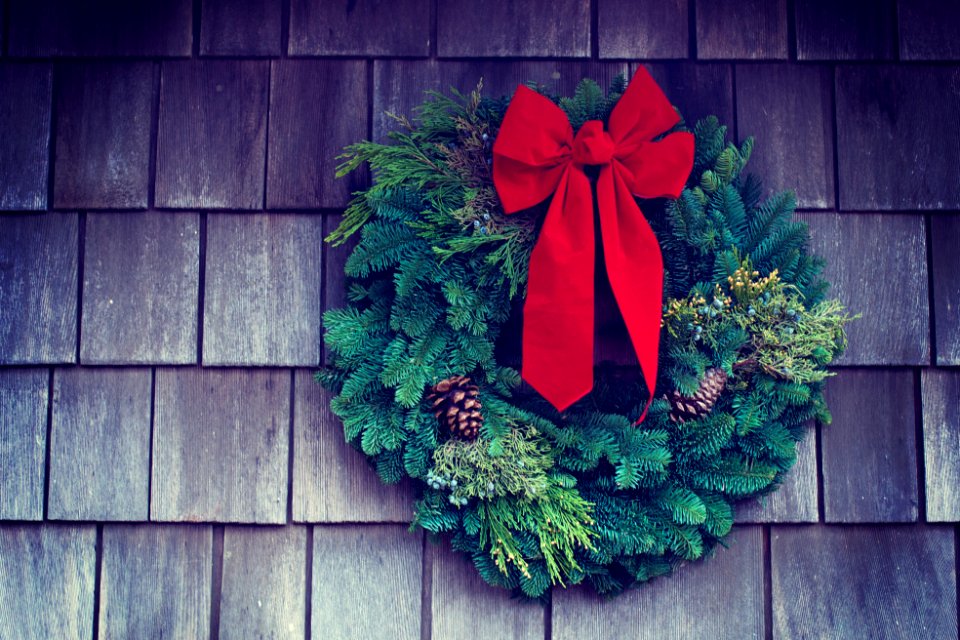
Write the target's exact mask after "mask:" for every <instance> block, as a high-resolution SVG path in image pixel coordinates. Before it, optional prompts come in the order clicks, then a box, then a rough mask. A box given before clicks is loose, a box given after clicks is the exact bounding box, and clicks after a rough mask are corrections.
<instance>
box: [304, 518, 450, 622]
mask: <svg viewBox="0 0 960 640" xmlns="http://www.w3.org/2000/svg"><path fill="white" fill-rule="evenodd" d="M422 564H423V536H422V534H420V533H416V534H415V533H411V532H410V531H408V530H407V527H406V526H403V525H354V526H329V525H328V526H316V527H314V530H313V592H312V593H313V600H312V604H311V607H312V615H311V621H312V624H311V630H312V637H313V639H314V640H352V639H353V638H364V640H395V639H396V638H419V637H420V592H421V576H422V573H423V569H422ZM434 637H436V638H439V637H440V636H436V635H435V636H434Z"/></svg>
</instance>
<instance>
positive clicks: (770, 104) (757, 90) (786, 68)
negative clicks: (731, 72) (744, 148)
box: [737, 64, 834, 209]
mask: <svg viewBox="0 0 960 640" xmlns="http://www.w3.org/2000/svg"><path fill="white" fill-rule="evenodd" d="M832 85H833V71H832V70H831V69H830V68H829V67H826V66H819V65H809V66H808V65H804V66H800V65H788V64H762V65H761V64H756V65H754V64H740V65H737V123H738V124H737V128H738V130H739V131H738V135H739V137H740V139H743V138H746V137H747V136H754V137H755V138H756V141H757V145H756V146H755V147H754V151H753V155H752V156H751V157H750V164H749V171H750V172H753V173H756V174H757V175H758V176H760V177H761V178H763V179H764V182H765V184H766V192H767V193H768V194H769V193H771V192H775V191H784V190H787V189H790V190H793V191H795V192H796V194H797V205H798V206H800V207H802V208H805V209H828V208H832V207H833V206H834V197H833V193H834V183H833V87H832ZM797 158H803V162H797Z"/></svg>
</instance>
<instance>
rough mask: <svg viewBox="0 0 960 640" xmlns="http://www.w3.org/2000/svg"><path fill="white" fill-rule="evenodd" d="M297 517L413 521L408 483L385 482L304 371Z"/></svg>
mask: <svg viewBox="0 0 960 640" xmlns="http://www.w3.org/2000/svg"><path fill="white" fill-rule="evenodd" d="M294 396H295V400H294V415H293V520H294V521H295V522H409V521H410V518H411V517H412V515H413V500H414V492H413V490H412V488H411V486H410V485H409V484H406V483H404V484H401V485H399V486H384V485H383V484H381V482H380V478H379V477H378V476H377V473H376V470H375V469H374V468H373V467H372V466H371V465H370V464H369V463H368V462H367V459H366V457H365V456H364V455H363V454H362V453H360V452H359V451H357V450H355V449H354V448H353V447H351V446H350V445H349V444H347V442H345V441H344V438H343V426H342V424H341V423H340V420H339V419H337V417H336V416H334V415H333V414H332V413H331V412H330V398H331V397H332V396H331V395H330V393H329V392H327V391H326V390H324V389H323V387H321V386H320V385H319V383H317V382H315V381H314V380H313V375H312V372H311V371H305V370H299V371H297V374H296V379H295V381H294Z"/></svg>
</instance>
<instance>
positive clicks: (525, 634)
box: [426, 540, 544, 640]
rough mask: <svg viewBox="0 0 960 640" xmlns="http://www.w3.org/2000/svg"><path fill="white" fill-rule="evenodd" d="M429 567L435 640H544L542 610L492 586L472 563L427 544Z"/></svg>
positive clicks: (445, 543)
mask: <svg viewBox="0 0 960 640" xmlns="http://www.w3.org/2000/svg"><path fill="white" fill-rule="evenodd" d="M426 553H428V554H430V561H429V562H428V564H427V566H429V567H431V576H432V579H431V588H432V589H431V598H430V606H431V618H432V629H431V631H432V633H431V637H433V638H438V639H439V638H444V639H445V640H446V639H449V640H461V639H463V640H468V639H471V640H472V639H473V638H498V639H502V640H540V639H541V638H543V637H544V628H543V627H544V610H543V607H542V606H540V605H539V604H536V603H529V602H521V601H519V600H514V599H511V597H510V592H509V591H507V590H505V589H497V588H495V587H491V586H490V585H488V584H487V583H486V582H484V581H483V579H482V578H481V577H480V575H479V574H478V573H477V570H476V568H475V567H474V566H473V563H472V562H470V560H469V559H468V558H466V557H464V556H463V555H462V554H459V553H457V552H455V551H453V549H452V548H451V547H450V543H449V541H447V540H444V541H443V543H442V544H432V543H428V544H427V546H426Z"/></svg>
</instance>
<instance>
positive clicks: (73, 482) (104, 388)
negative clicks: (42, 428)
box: [47, 368, 152, 521]
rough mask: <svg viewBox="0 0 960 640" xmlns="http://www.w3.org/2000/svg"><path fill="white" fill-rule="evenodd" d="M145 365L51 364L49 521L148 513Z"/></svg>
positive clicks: (147, 385) (147, 377)
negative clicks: (67, 366) (53, 366)
mask: <svg viewBox="0 0 960 640" xmlns="http://www.w3.org/2000/svg"><path fill="white" fill-rule="evenodd" d="M151 377H152V376H151V373H150V370H149V369H111V368H107V369H101V368H97V369H87V368H70V369H56V370H54V374H53V414H52V419H53V423H52V425H51V427H50V498H49V505H48V509H47V514H48V517H49V518H50V519H51V520H99V521H105V520H126V521H137V520H146V519H147V513H148V512H147V507H148V503H149V483H150V386H151V382H152V381H151Z"/></svg>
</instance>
